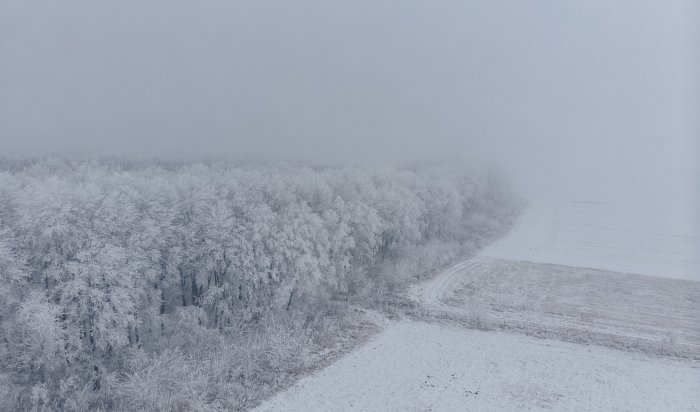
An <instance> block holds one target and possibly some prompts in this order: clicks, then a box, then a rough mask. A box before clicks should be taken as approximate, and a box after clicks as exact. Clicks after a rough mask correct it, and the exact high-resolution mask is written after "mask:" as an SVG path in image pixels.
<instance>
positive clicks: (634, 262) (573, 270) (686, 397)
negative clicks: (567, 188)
mask: <svg viewBox="0 0 700 412" xmlns="http://www.w3.org/2000/svg"><path fill="white" fill-rule="evenodd" d="M623 209H624V208H620V207H618V206H615V205H610V204H606V203H604V202H590V201H587V202H581V201H576V202H561V203H559V204H547V205H544V206H541V207H534V208H531V209H530V210H529V211H528V212H527V213H526V214H525V215H524V216H523V218H522V219H521V220H520V222H519V224H518V225H517V226H516V228H515V229H514V230H513V231H512V232H511V233H510V234H509V235H508V236H507V237H505V238H504V239H502V240H500V241H498V242H496V243H494V244H493V245H491V246H490V247H487V248H486V249H485V250H483V251H482V252H481V253H480V254H479V255H478V256H477V257H475V258H472V259H469V260H467V261H464V262H460V263H458V264H457V265H454V266H453V267H451V268H449V269H447V270H445V271H443V272H442V273H441V274H439V275H438V276H436V277H435V278H433V279H431V280H428V281H427V282H424V283H423V284H419V285H416V286H415V287H414V288H412V289H411V291H410V294H411V296H412V297H413V298H414V299H415V300H416V301H418V302H420V304H421V305H420V313H421V315H424V319H425V321H420V320H404V321H400V322H398V323H393V324H390V325H389V326H388V327H387V328H386V329H385V330H384V331H383V332H382V333H381V334H380V335H379V336H377V337H376V338H375V339H373V340H372V341H370V342H369V343H368V344H366V345H365V346H364V347H362V348H360V349H358V350H357V351H355V352H353V353H351V354H350V355H348V356H346V357H345V358H343V359H341V360H340V361H338V362H336V363H335V364H333V365H331V366H330V367H328V368H326V369H325V370H323V371H321V372H319V373H318V374H316V375H314V376H311V377H308V378H306V379H303V380H301V381H300V382H299V383H298V384H297V385H295V386H294V387H292V388H290V389H289V390H287V391H285V392H283V393H281V394H279V395H277V396H276V397H274V398H272V399H270V400H269V401H268V402H267V403H265V404H263V405H262V406H261V407H260V408H259V410H261V411H277V410H304V411H326V410H327V411H336V410H366V411H374V410H382V411H391V410H395V411H399V410H415V411H453V410H474V411H481V410H547V409H551V410H600V411H604V410H630V411H641V410H649V411H659V410H664V411H671V410H673V411H686V410H687V411H698V410H700V391H698V390H697V388H699V387H700V360H698V359H700V282H698V281H692V280H683V279H698V275H700V262H698V260H697V259H698V253H697V250H700V248H698V249H694V248H696V247H698V244H699V242H698V238H697V237H695V236H694V233H692V232H689V231H687V228H688V227H693V226H692V225H694V224H695V223H693V222H691V223H689V224H688V225H682V224H679V225H675V226H674V225H666V226H664V225H663V222H662V221H660V219H662V217H661V216H658V215H654V214H646V215H645V214H643V213H639V214H637V215H636V216H634V214H633V213H628V216H623V214H622V213H621V212H620V211H621V210H623ZM594 268H595V269H594ZM633 273H641V274H633ZM643 275H655V276H656V277H653V276H643ZM674 278H675V279H674ZM419 319H420V317H419ZM481 329H483V330H481Z"/></svg>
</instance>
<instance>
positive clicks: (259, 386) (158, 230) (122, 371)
mask: <svg viewBox="0 0 700 412" xmlns="http://www.w3.org/2000/svg"><path fill="white" fill-rule="evenodd" d="M517 209H518V201H517V200H516V199H515V198H514V197H513V196H512V194H511V193H510V191H509V190H508V189H507V187H506V186H505V185H503V184H502V182H501V181H500V180H499V179H497V178H496V177H495V176H493V175H492V174H489V173H485V172H482V171H476V170H472V169H469V168H466V167H464V166H461V165H456V164H451V165H440V166H435V165H432V166H422V167H412V168H395V167H387V166H383V167H353V166H344V167H329V166H323V167H321V166H302V165H234V164H231V163H225V162H222V163H206V164H204V163H184V162H183V163H177V162H175V163H173V162H171V163H163V162H131V161H115V160H105V161H99V162H97V161H93V162H68V161H64V160H61V159H54V158H49V159H43V160H31V161H30V160H21V161H17V160H13V161H10V160H6V161H3V162H2V163H0V276H1V282H0V321H1V328H2V329H1V332H0V335H1V342H0V367H1V368H2V369H1V370H0V409H1V410H14V409H29V408H37V409H48V410H52V409H67V410H72V409H85V408H105V409H111V408H125V409H155V410H167V409H238V408H245V407H247V406H249V405H250V404H251V403H252V402H254V401H255V400H256V399H259V398H260V397H261V396H263V395H265V394H266V393H268V392H269V391H271V390H274V388H276V387H278V386H279V385H281V384H283V383H284V380H285V379H286V378H285V377H286V376H291V375H294V373H298V371H300V370H302V369H303V368H304V367H305V366H306V365H303V364H298V363H295V362H304V361H303V357H301V358H300V356H299V354H303V353H305V352H304V351H307V352H308V351H310V348H311V346H312V345H316V346H320V347H323V345H324V342H325V340H324V338H323V336H320V335H318V334H317V332H318V330H322V329H323V330H329V331H330V333H332V330H333V327H332V326H329V324H330V321H328V320H327V319H325V320H324V318H323V316H320V315H319V314H326V315H328V319H333V316H340V315H337V313H338V311H339V310H340V311H341V312H342V309H338V305H339V303H338V302H343V304H344V305H346V306H347V305H348V304H347V303H344V302H347V301H348V297H358V296H366V295H374V296H377V293H378V291H382V290H387V289H392V290H396V289H398V288H401V287H402V286H404V285H405V284H406V283H408V282H410V281H411V280H413V279H414V278H415V277H416V276H418V275H421V274H423V273H425V272H426V271H429V270H431V269H434V268H435V266H437V265H442V264H445V263H447V262H448V261H449V260H450V259H454V258H455V257H456V256H457V255H458V254H461V255H465V254H468V253H471V252H472V251H474V250H475V249H476V248H478V247H480V246H482V245H484V244H485V243H486V242H488V241H490V240H492V239H493V238H494V237H495V236H497V235H499V234H500V233H501V232H502V231H503V230H504V228H506V227H507V226H508V225H509V224H510V222H511V220H512V218H513V216H514V214H515V213H516V211H517ZM417 255H420V256H421V258H420V259H418V260H420V262H417V261H416V260H417V259H416V258H415V257H416V256H417ZM333 302H335V303H333ZM334 305H335V306H334ZM329 307H334V309H332V310H331V309H328V308H329ZM334 313H335V314H336V315H334ZM324 322H325V323H324ZM314 328H316V329H314ZM324 328H325V329H324ZM294 331H296V332H294ZM298 359H302V360H298Z"/></svg>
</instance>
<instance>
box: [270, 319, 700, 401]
mask: <svg viewBox="0 0 700 412" xmlns="http://www.w3.org/2000/svg"><path fill="white" fill-rule="evenodd" d="M698 384H700V369H698V365H697V364H691V363H688V362H680V361H677V360H672V359H667V358H649V357H648V356H646V355H641V354H634V353H631V352H624V351H618V350H614V349H609V348H605V347H601V346H585V345H579V344H574V343H568V342H561V341H557V340H543V339H538V338H534V337H527V336H520V335H514V334H507V333H500V332H499V333H494V332H483V331H478V330H471V329H466V328H462V327H459V326H444V325H435V324H430V323H425V322H414V321H404V322H399V323H398V324H394V325H392V326H390V327H388V328H387V329H386V330H385V331H384V332H383V333H382V334H381V335H379V336H378V337H377V338H376V339H374V340H372V341H370V342H369V343H368V344H366V345H365V346H364V347H362V348H361V349H359V350H357V351H355V352H353V353H352V354H350V355H349V356H347V357H345V358H343V359H341V360H339V361H338V362H336V363H334V364H333V365H331V366H330V367H328V368H326V369H325V370H323V371H321V372H320V373H318V374H316V375H314V376H311V377H309V378H306V379H304V380H302V381H300V382H299V384H298V385H296V386H294V387H293V388H291V389H290V390H288V391H286V392H283V393H281V394H279V395H278V396H276V397H274V398H273V399H271V400H270V401H269V402H267V403H266V404H264V405H263V406H261V407H260V408H258V409H257V411H259V412H262V411H344V410H358V411H488V410H497V411H502V410H505V411H518V410H540V409H554V410H587V411H613V410H614V411H641V410H649V411H697V410H698V409H699V408H700V391H698Z"/></svg>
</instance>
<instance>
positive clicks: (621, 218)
mask: <svg viewBox="0 0 700 412" xmlns="http://www.w3.org/2000/svg"><path fill="white" fill-rule="evenodd" d="M688 202H689V203H688V204H687V205H686V204H683V205H675V204H671V205H669V204H666V203H664V202H662V201H657V202H653V201H649V200H645V202H637V203H631V202H624V201H587V200H568V201H551V200H550V201H539V202H535V203H533V204H532V205H531V206H530V207H529V208H528V209H527V211H526V212H525V213H524V214H523V216H521V218H520V220H519V221H518V223H517V224H516V226H515V227H514V228H513V230H512V231H511V232H510V233H509V234H508V236H506V237H505V238H503V239H501V240H499V241H497V242H495V243H493V244H492V245H490V246H489V247H487V249H486V250H484V251H483V252H482V253H481V255H482V256H490V257H495V258H501V259H510V260H523V261H530V262H540V263H555V264H560V265H567V266H575V267H587V268H596V269H604V270H609V271H614V272H623V273H636V274H641V275H649V276H659V277H668V278H679V279H692V280H697V281H700V212H698V211H697V210H689V209H690V205H696V204H697V205H699V206H700V202H694V203H693V202H691V201H690V200H689V201H688Z"/></svg>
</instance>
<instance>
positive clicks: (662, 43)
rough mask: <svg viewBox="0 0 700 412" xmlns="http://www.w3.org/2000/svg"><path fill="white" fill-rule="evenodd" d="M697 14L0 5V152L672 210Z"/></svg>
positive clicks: (635, 8) (502, 4)
mask: <svg viewBox="0 0 700 412" xmlns="http://www.w3.org/2000/svg"><path fill="white" fill-rule="evenodd" d="M698 21H700V7H698V3H697V2H694V1H691V0H688V1H637V0H635V1H631V0H630V1H615V2H591V1H583V0H581V1H566V2H561V1H537V2H521V1H495V2H494V1H485V0H479V1H469V2H463V1H439V2H428V1H402V2H390V1H374V0H372V1H340V2H322V1H308V0H305V1H300V2H259V1H250V2H244V1H236V2H227V1H209V2H187V1H149V2H141V1H120V2H90V1H62V2H44V1H14V0H6V1H3V2H2V4H1V5H0V152H1V153H2V154H4V155H11V156H14V155H28V154H29V155H36V154H41V155H43V154H59V155H63V156H70V157H84V156H95V155H104V154H125V155H138V156H160V157H181V156H188V157H193V156H194V157H197V156H217V157H228V158H274V159H279V158H284V159H313V160H319V159H320V160H331V161H336V160H340V161H348V160H349V161H356V160H363V161H364V160H370V161H375V160H391V161H397V160H399V161H400V160H412V159H426V158H442V157H447V156H449V157H455V156H456V157H467V158H478V159H482V160H483V159H485V160H486V162H489V163H495V164H497V165H498V166H500V167H502V168H505V170H506V171H507V172H508V173H509V174H510V175H511V176H512V178H513V180H514V181H515V182H516V183H517V184H518V185H519V187H520V188H521V190H524V191H526V192H530V193H535V192H536V193H548V194H551V193H554V194H564V195H565V196H569V197H587V196H588V197H590V196H603V197H605V196H610V195H612V194H619V193H621V192H624V193H625V194H626V195H628V196H629V197H634V198H637V199H653V198H659V197H660V198H664V199H671V200H673V202H674V203H675V204H681V203H682V204H686V205H687V204H689V203H688V202H689V199H691V198H692V197H693V196H694V195H691V193H693V192H695V191H696V188H697V186H700V185H698V179H697V177H698V176H699V175H700V172H699V171H698V164H699V163H700V161H699V160H698V159H700V155H699V151H700V145H699V144H698V140H699V139H700V127H699V125H700V122H699V121H698V120H699V117H698V116H699V115H698V113H700V97H699V96H700V82H699V81H698V79H699V76H700V63H699V61H700V58H699V54H700V52H699V51H700V40H699V39H700V29H699V27H700V25H699V24H698ZM688 213H689V212H688Z"/></svg>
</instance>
